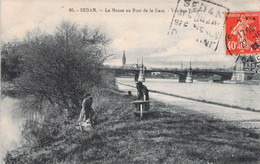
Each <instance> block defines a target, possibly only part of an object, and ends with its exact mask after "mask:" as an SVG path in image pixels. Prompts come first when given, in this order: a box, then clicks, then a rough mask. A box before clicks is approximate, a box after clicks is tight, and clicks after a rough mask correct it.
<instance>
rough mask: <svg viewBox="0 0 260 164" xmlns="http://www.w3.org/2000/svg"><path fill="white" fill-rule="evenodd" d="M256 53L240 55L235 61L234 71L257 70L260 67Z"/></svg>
mask: <svg viewBox="0 0 260 164" xmlns="http://www.w3.org/2000/svg"><path fill="white" fill-rule="evenodd" d="M257 57H259V56H257V55H254V56H252V55H241V56H239V57H238V58H237V60H236V62H235V68H234V70H235V71H248V72H251V71H253V72H258V71H259V68H260V61H259V59H258V58H257Z"/></svg>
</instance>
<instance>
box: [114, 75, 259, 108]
mask: <svg viewBox="0 0 260 164" xmlns="http://www.w3.org/2000/svg"><path fill="white" fill-rule="evenodd" d="M117 82H120V83H123V84H128V85H132V86H135V82H134V78H117ZM144 85H146V86H147V87H148V89H150V90H156V91H162V92H166V93H171V94H175V95H180V96H185V97H190V98H196V99H201V100H208V101H213V102H218V103H222V104H228V105H236V106H240V107H243V108H247V107H249V108H253V109H256V110H260V85H246V84H225V83H213V82H200V81H194V82H193V83H179V82H178V79H151V78H147V79H146V82H144ZM119 89H120V88H119Z"/></svg>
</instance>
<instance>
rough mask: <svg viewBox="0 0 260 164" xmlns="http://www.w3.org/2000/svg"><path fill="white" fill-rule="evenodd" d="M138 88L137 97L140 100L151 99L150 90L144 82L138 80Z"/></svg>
mask: <svg viewBox="0 0 260 164" xmlns="http://www.w3.org/2000/svg"><path fill="white" fill-rule="evenodd" d="M136 89H137V99H138V100H143V101H148V100H149V93H148V92H149V90H148V89H147V87H146V86H145V85H143V83H142V82H140V81H139V82H137V83H136Z"/></svg>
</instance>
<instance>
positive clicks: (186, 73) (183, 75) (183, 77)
mask: <svg viewBox="0 0 260 164" xmlns="http://www.w3.org/2000/svg"><path fill="white" fill-rule="evenodd" d="M105 69H107V70H111V71H112V72H114V73H115V74H123V73H127V72H128V73H133V74H135V79H137V78H138V76H139V73H140V69H138V68H123V67H120V68H105ZM144 72H145V73H152V72H166V73H172V74H177V75H179V82H192V81H193V77H192V76H193V75H194V74H204V75H218V76H220V77H221V78H220V79H216V80H213V82H223V80H231V78H232V75H233V71H229V70H224V69H191V68H189V69H167V70H166V69H159V68H158V69H145V70H144Z"/></svg>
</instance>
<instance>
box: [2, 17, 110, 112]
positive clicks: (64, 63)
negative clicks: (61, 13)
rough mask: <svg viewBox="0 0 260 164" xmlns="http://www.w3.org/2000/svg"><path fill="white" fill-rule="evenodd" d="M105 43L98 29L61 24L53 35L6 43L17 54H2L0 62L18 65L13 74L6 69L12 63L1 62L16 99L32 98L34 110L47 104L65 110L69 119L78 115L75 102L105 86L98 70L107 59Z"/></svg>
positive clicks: (33, 36) (33, 34) (35, 35)
mask: <svg viewBox="0 0 260 164" xmlns="http://www.w3.org/2000/svg"><path fill="white" fill-rule="evenodd" d="M108 43H109V39H107V37H106V36H105V35H104V34H102V33H101V32H100V31H99V30H98V29H95V30H91V29H89V28H88V27H86V26H85V27H79V26H78V25H76V24H73V23H71V22H62V23H61V24H60V25H59V26H58V27H57V30H56V31H55V32H54V34H35V33H30V34H28V36H27V37H26V38H25V39H24V40H23V41H21V42H18V43H16V44H10V46H11V48H9V49H15V48H16V47H19V50H17V51H10V52H12V54H13V55H8V53H7V52H8V51H2V53H5V54H7V55H5V58H6V59H5V60H4V61H17V62H18V63H19V64H20V65H19V70H20V72H19V73H17V71H16V70H12V69H7V68H11V66H12V65H13V64H15V63H14V62H11V64H9V65H8V62H5V67H6V69H4V71H5V70H6V71H5V72H4V74H5V75H6V76H7V77H9V76H8V74H10V77H9V78H13V79H14V80H13V82H14V84H15V85H14V90H15V91H18V93H19V95H20V96H22V97H24V96H28V95H32V97H33V100H32V101H31V102H33V103H34V104H35V106H36V107H37V108H38V109H41V108H42V104H44V103H46V102H48V103H51V104H52V105H53V106H55V105H58V106H60V107H62V108H63V109H66V110H68V112H69V115H70V116H72V117H73V116H75V115H76V114H78V112H79V109H80V105H81V104H80V101H79V100H80V99H81V98H82V96H83V94H84V93H85V92H86V91H87V92H91V90H92V88H93V87H94V86H96V87H99V86H102V85H106V83H105V82H103V79H102V73H101V68H102V65H103V62H104V61H105V60H106V59H107V58H108V57H109V55H107V54H106V46H107V45H108ZM10 46H9V47H10ZM9 58H10V60H9ZM7 70H12V71H11V73H10V71H9V72H8V71H7ZM18 75H19V76H18ZM13 76H14V77H17V76H18V77H17V78H14V77H13Z"/></svg>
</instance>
